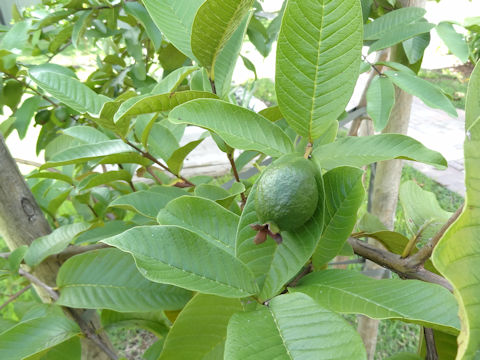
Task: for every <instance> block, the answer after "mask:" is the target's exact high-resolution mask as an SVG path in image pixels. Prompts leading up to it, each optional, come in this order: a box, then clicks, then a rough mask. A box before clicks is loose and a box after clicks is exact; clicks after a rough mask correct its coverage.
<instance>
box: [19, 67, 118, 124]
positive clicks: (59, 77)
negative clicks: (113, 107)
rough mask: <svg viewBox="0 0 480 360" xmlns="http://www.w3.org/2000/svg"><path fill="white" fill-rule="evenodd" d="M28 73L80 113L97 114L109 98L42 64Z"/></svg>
mask: <svg viewBox="0 0 480 360" xmlns="http://www.w3.org/2000/svg"><path fill="white" fill-rule="evenodd" d="M28 73H29V75H30V78H31V79H32V80H33V81H34V82H35V83H36V84H37V85H38V86H40V87H41V88H42V89H43V90H45V91H47V92H49V93H50V94H52V96H53V97H55V98H56V99H58V100H60V101H61V102H63V103H64V104H65V105H68V106H70V107H71V108H72V109H74V110H76V111H78V112H80V113H90V114H92V115H95V114H99V113H100V110H101V108H102V106H103V104H104V103H105V102H107V101H108V100H109V98H107V97H106V96H104V95H98V94H97V93H96V92H94V91H93V90H92V89H90V88H89V87H88V86H86V85H84V84H82V83H81V82H80V81H78V80H76V79H73V78H71V77H69V76H66V75H64V74H62V73H60V72H57V71H52V70H51V69H50V68H48V67H45V66H44V65H38V66H33V67H31V68H30V69H29V71H28Z"/></svg>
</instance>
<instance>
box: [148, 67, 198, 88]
mask: <svg viewBox="0 0 480 360" xmlns="http://www.w3.org/2000/svg"><path fill="white" fill-rule="evenodd" d="M198 69H199V67H198V66H184V67H181V68H179V69H177V70H174V71H172V72H171V73H170V74H168V75H167V76H165V77H164V78H163V79H162V80H161V81H160V82H159V83H158V84H157V85H155V87H154V88H153V89H152V94H165V93H170V92H172V91H175V90H176V89H177V87H178V86H180V84H181V83H182V82H183V81H184V80H185V79H186V78H187V77H188V75H190V74H191V73H193V72H194V71H197V70H198Z"/></svg>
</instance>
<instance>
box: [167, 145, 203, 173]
mask: <svg viewBox="0 0 480 360" xmlns="http://www.w3.org/2000/svg"><path fill="white" fill-rule="evenodd" d="M203 140H205V138H201V139H199V140H195V141H190V142H189V143H188V144H185V145H184V146H182V147H179V148H178V149H176V150H175V151H174V152H173V153H172V155H171V156H170V158H169V159H168V160H167V166H168V168H169V169H170V170H172V172H173V173H174V174H178V173H180V170H182V167H183V161H184V160H185V158H186V157H187V156H188V154H190V153H191V152H192V151H193V150H195V148H196V147H197V146H198V145H200V143H201V142H202V141H203Z"/></svg>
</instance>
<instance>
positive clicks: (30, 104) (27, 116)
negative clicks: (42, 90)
mask: <svg viewBox="0 0 480 360" xmlns="http://www.w3.org/2000/svg"><path fill="white" fill-rule="evenodd" d="M41 101H42V98H41V97H39V96H34V97H31V98H28V99H26V100H25V101H24V102H23V104H22V105H21V106H20V107H19V108H18V110H17V111H16V112H15V117H16V120H15V124H14V127H15V129H17V132H18V137H19V138H20V139H23V138H24V137H25V135H26V134H27V130H28V127H29V125H30V121H31V120H32V117H33V114H34V113H35V112H36V111H37V109H38V107H39V105H40V102H41Z"/></svg>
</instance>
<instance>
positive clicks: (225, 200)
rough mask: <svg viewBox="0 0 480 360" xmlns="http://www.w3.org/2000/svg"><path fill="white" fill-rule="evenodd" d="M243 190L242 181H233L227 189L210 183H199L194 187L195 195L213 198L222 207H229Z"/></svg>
mask: <svg viewBox="0 0 480 360" xmlns="http://www.w3.org/2000/svg"><path fill="white" fill-rule="evenodd" d="M244 191H245V185H243V184H242V183H237V182H235V183H233V185H232V187H231V188H230V189H229V190H225V189H224V188H222V187H220V186H216V185H211V184H200V185H198V186H196V187H195V195H196V196H200V197H203V198H206V199H210V200H213V201H215V202H217V203H218V204H220V205H222V206H223V207H224V208H227V209H230V210H231V207H232V204H234V200H235V198H236V197H237V195H239V194H241V193H242V192H244Z"/></svg>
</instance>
